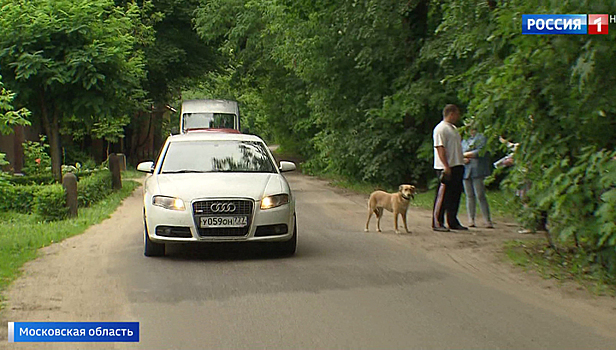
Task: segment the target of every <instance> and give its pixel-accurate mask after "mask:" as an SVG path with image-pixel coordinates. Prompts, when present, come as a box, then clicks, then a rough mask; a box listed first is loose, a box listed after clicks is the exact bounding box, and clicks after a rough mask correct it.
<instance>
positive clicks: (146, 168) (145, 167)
mask: <svg viewBox="0 0 616 350" xmlns="http://www.w3.org/2000/svg"><path fill="white" fill-rule="evenodd" d="M137 170H138V171H142V172H144V173H150V174H151V173H153V172H154V162H143V163H139V165H137Z"/></svg>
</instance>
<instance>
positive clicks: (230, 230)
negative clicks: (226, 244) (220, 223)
mask: <svg viewBox="0 0 616 350" xmlns="http://www.w3.org/2000/svg"><path fill="white" fill-rule="evenodd" d="M215 203H222V204H225V205H228V204H233V205H234V206H235V210H234V211H233V212H222V213H220V212H214V211H212V204H215ZM253 207H254V202H253V201H250V200H242V199H233V200H229V199H221V200H206V201H199V202H195V203H193V215H194V218H195V224H196V225H197V228H198V232H199V236H202V237H240V236H246V235H247V234H248V231H250V225H251V224H252V210H253ZM236 215H246V216H248V225H246V226H245V227H220V228H201V227H199V220H200V219H199V217H201V216H236Z"/></svg>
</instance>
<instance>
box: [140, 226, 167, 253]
mask: <svg viewBox="0 0 616 350" xmlns="http://www.w3.org/2000/svg"><path fill="white" fill-rule="evenodd" d="M143 226H144V230H143V234H144V235H145V237H144V239H143V241H144V249H143V255H145V256H164V255H165V243H156V242H153V241H152V240H151V239H150V235H149V234H148V226H147V225H146V224H145V222H144V223H143Z"/></svg>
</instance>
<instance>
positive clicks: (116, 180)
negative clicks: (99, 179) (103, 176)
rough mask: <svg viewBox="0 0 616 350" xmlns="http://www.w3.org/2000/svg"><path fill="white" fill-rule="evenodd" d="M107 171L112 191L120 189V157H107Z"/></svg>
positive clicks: (113, 155) (115, 155)
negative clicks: (108, 171) (109, 175)
mask: <svg viewBox="0 0 616 350" xmlns="http://www.w3.org/2000/svg"><path fill="white" fill-rule="evenodd" d="M109 170H110V171H111V184H112V188H113V189H114V190H119V189H121V188H122V172H121V171H120V157H118V155H117V154H115V153H113V154H110V155H109Z"/></svg>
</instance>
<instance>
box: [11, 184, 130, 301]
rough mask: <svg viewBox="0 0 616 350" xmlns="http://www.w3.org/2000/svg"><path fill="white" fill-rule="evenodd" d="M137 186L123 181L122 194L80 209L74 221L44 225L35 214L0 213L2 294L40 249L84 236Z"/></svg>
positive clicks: (118, 193)
mask: <svg viewBox="0 0 616 350" xmlns="http://www.w3.org/2000/svg"><path fill="white" fill-rule="evenodd" d="M138 186H139V183H137V182H135V181H132V180H126V181H123V185H122V189H121V190H120V191H118V192H114V193H112V194H111V195H109V196H108V197H107V198H105V199H103V200H101V201H100V202H98V203H96V204H94V205H92V206H91V207H89V208H79V216H78V217H77V218H74V219H67V220H62V221H54V222H44V221H42V220H41V218H40V217H39V216H37V215H35V214H19V213H15V212H3V213H0V291H3V290H4V289H5V288H6V287H7V286H8V285H9V284H10V283H11V282H12V281H13V280H15V278H17V276H18V275H19V269H20V268H21V267H22V266H23V264H24V263H26V262H27V261H29V260H32V259H34V258H36V255H37V250H38V249H39V248H42V247H45V246H48V245H50V244H52V243H54V242H59V241H62V240H63V239H65V238H68V237H71V236H75V235H78V234H80V233H83V232H84V231H85V230H86V229H87V228H88V227H90V226H92V225H94V224H97V223H99V222H101V221H103V220H104V219H107V218H108V217H109V216H110V215H111V214H112V213H113V212H114V211H115V210H116V208H117V207H118V206H119V205H120V203H121V202H122V200H123V199H124V198H126V197H128V196H129V195H130V194H131V193H132V192H133V191H134V190H135V188H137V187H138Z"/></svg>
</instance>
